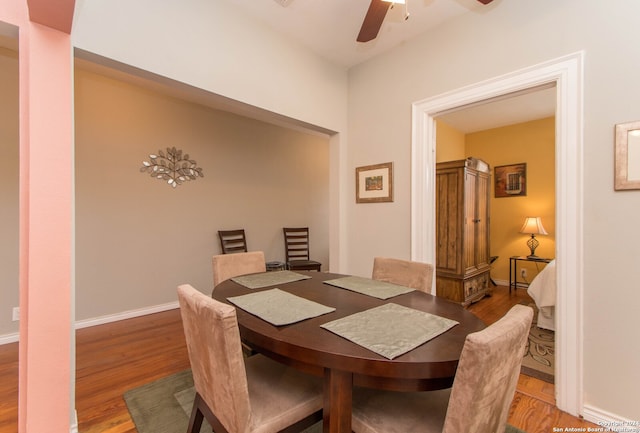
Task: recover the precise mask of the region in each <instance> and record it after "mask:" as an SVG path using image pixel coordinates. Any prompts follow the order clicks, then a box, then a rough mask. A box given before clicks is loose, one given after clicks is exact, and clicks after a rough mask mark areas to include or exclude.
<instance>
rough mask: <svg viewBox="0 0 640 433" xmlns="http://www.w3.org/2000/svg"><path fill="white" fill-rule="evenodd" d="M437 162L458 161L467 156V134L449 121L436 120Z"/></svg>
mask: <svg viewBox="0 0 640 433" xmlns="http://www.w3.org/2000/svg"><path fill="white" fill-rule="evenodd" d="M436 143H437V152H436V162H444V161H457V160H459V159H464V158H466V157H467V156H466V155H467V154H466V151H465V134H464V132H460V131H458V130H457V129H455V128H454V127H453V126H451V125H449V124H448V123H446V122H444V121H442V120H437V121H436Z"/></svg>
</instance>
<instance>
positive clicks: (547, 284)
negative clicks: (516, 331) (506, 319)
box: [527, 260, 556, 331]
mask: <svg viewBox="0 0 640 433" xmlns="http://www.w3.org/2000/svg"><path fill="white" fill-rule="evenodd" d="M527 292H528V293H529V296H531V297H532V298H533V300H534V301H535V303H536V306H537V307H538V327H540V328H544V329H550V330H551V331H555V330H556V326H555V325H556V324H555V308H556V261H555V260H552V261H550V262H549V263H548V264H547V266H545V267H544V269H543V270H542V271H540V273H539V274H538V275H536V277H535V278H534V279H533V281H532V282H531V284H530V285H529V287H528V288H527Z"/></svg>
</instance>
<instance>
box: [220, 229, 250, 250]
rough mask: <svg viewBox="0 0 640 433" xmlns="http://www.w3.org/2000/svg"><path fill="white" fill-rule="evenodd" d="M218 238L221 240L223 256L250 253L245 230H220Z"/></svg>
mask: <svg viewBox="0 0 640 433" xmlns="http://www.w3.org/2000/svg"><path fill="white" fill-rule="evenodd" d="M218 238H220V249H221V250H222V254H233V253H246V252H247V251H249V250H248V249H247V237H246V236H245V234H244V229H237V230H218Z"/></svg>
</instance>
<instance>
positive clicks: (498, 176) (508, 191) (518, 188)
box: [494, 162, 527, 198]
mask: <svg viewBox="0 0 640 433" xmlns="http://www.w3.org/2000/svg"><path fill="white" fill-rule="evenodd" d="M494 179H495V196H496V198H500V197H521V196H525V195H527V164H526V163H524V162H522V163H520V164H511V165H500V166H498V167H495V168H494Z"/></svg>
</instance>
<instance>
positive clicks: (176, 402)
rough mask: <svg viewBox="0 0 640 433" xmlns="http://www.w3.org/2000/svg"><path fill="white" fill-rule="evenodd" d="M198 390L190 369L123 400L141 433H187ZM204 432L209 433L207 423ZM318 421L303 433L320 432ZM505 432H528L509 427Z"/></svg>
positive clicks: (135, 389) (161, 380)
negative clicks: (194, 385) (195, 388)
mask: <svg viewBox="0 0 640 433" xmlns="http://www.w3.org/2000/svg"><path fill="white" fill-rule="evenodd" d="M194 396H195V390H194V388H193V377H192V376H191V370H185V371H181V372H180V373H176V374H174V375H172V376H168V377H165V378H162V379H159V380H156V381H155V382H151V383H148V384H145V385H142V386H140V387H138V388H134V389H131V390H129V391H127V392H125V393H124V400H125V402H126V403H127V408H128V409H129V413H130V414H131V418H132V419H133V422H134V424H135V425H136V429H137V430H138V433H185V432H186V431H187V426H188V424H189V416H190V415H191V406H192V404H193V398H194ZM200 432H201V433H210V432H211V427H210V426H209V424H207V423H206V421H205V423H204V424H203V425H202V429H201V430H200ZM321 432H322V423H321V422H319V423H317V424H315V425H313V426H311V427H309V428H308V429H306V430H304V432H302V433H321ZM505 433H525V432H523V431H522V430H519V429H517V428H515V427H513V426H510V425H507V429H506V430H505Z"/></svg>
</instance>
